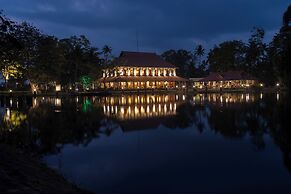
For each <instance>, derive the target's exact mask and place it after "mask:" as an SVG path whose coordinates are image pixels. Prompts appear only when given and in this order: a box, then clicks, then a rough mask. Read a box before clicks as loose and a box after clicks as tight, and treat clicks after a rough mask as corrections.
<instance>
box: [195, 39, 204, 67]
mask: <svg viewBox="0 0 291 194" xmlns="http://www.w3.org/2000/svg"><path fill="white" fill-rule="evenodd" d="M204 54H205V49H204V48H203V46H202V45H201V44H199V45H198V46H197V47H196V48H195V51H194V55H195V56H196V57H198V59H199V64H198V65H201V59H202V57H203V56H204Z"/></svg>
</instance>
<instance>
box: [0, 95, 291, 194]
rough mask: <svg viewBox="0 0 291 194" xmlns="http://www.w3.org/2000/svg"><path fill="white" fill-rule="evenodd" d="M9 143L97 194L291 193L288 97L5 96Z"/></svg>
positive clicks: (1, 134)
mask: <svg viewBox="0 0 291 194" xmlns="http://www.w3.org/2000/svg"><path fill="white" fill-rule="evenodd" d="M0 104H1V106H0V107H1V108H0V113H1V119H0V122H1V128H0V130H1V131H0V138H1V139H0V140H1V142H4V143H8V144H11V145H14V146H17V147H21V148H24V149H29V150H32V151H33V152H36V153H38V154H40V155H41V156H42V158H43V161H44V162H45V163H46V164H47V165H48V166H49V167H51V168H53V169H55V170H56V171H58V172H59V173H60V174H62V175H64V177H66V178H67V179H68V180H69V181H71V182H73V183H76V184H77V185H79V186H80V187H83V188H86V189H88V190H91V191H93V192H95V193H105V194H106V193H290V192H291V174H290V173H291V129H290V118H291V117H290V113H291V99H290V97H289V96H288V95H287V94H284V93H272V94H263V93H255V94H253V93H225V94H195V95H183V94H168V95H166V94H132V95H130V94H124V95H119V96H118V95H116V96H94V97H59V98H56V97H37V98H32V97H13V98H9V97H0Z"/></svg>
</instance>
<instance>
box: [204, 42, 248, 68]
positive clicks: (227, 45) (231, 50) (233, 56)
mask: <svg viewBox="0 0 291 194" xmlns="http://www.w3.org/2000/svg"><path fill="white" fill-rule="evenodd" d="M246 48H247V47H246V45H245V44H244V43H243V42H242V41H237V40H233V41H225V42H223V43H221V44H219V45H218V46H215V47H214V49H211V50H210V52H209V53H208V57H207V62H208V64H209V70H210V71H215V72H216V71H217V72H224V71H228V70H240V69H243V67H244V63H245V61H244V60H245V54H246Z"/></svg>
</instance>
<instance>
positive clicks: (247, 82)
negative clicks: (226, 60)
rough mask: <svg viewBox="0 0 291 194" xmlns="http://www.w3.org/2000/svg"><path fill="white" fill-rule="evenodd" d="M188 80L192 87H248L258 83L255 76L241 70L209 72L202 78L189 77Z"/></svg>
mask: <svg viewBox="0 0 291 194" xmlns="http://www.w3.org/2000/svg"><path fill="white" fill-rule="evenodd" d="M190 82H191V83H192V87H193V88H197V89H204V88H208V89H220V88H222V89H228V88H229V89H231V88H234V89H235V88H249V87H252V86H256V85H257V84H258V81H257V79H256V78H255V77H253V76H251V75H249V74H247V73H246V72H243V71H227V72H223V73H210V74H209V75H208V76H207V77H204V78H190Z"/></svg>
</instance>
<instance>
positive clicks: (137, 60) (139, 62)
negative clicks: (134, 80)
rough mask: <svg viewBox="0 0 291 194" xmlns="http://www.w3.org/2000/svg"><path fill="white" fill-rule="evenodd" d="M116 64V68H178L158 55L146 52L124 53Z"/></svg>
mask: <svg viewBox="0 0 291 194" xmlns="http://www.w3.org/2000/svg"><path fill="white" fill-rule="evenodd" d="M114 63H115V65H116V66H129V67H164V68H167V67H169V68H176V66H175V65H173V64H171V63H168V62H166V61H164V60H163V59H162V58H161V57H160V56H159V55H157V54H156V53H146V52H128V51H122V52H121V54H120V56H119V58H118V59H116V61H115V62H114Z"/></svg>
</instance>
